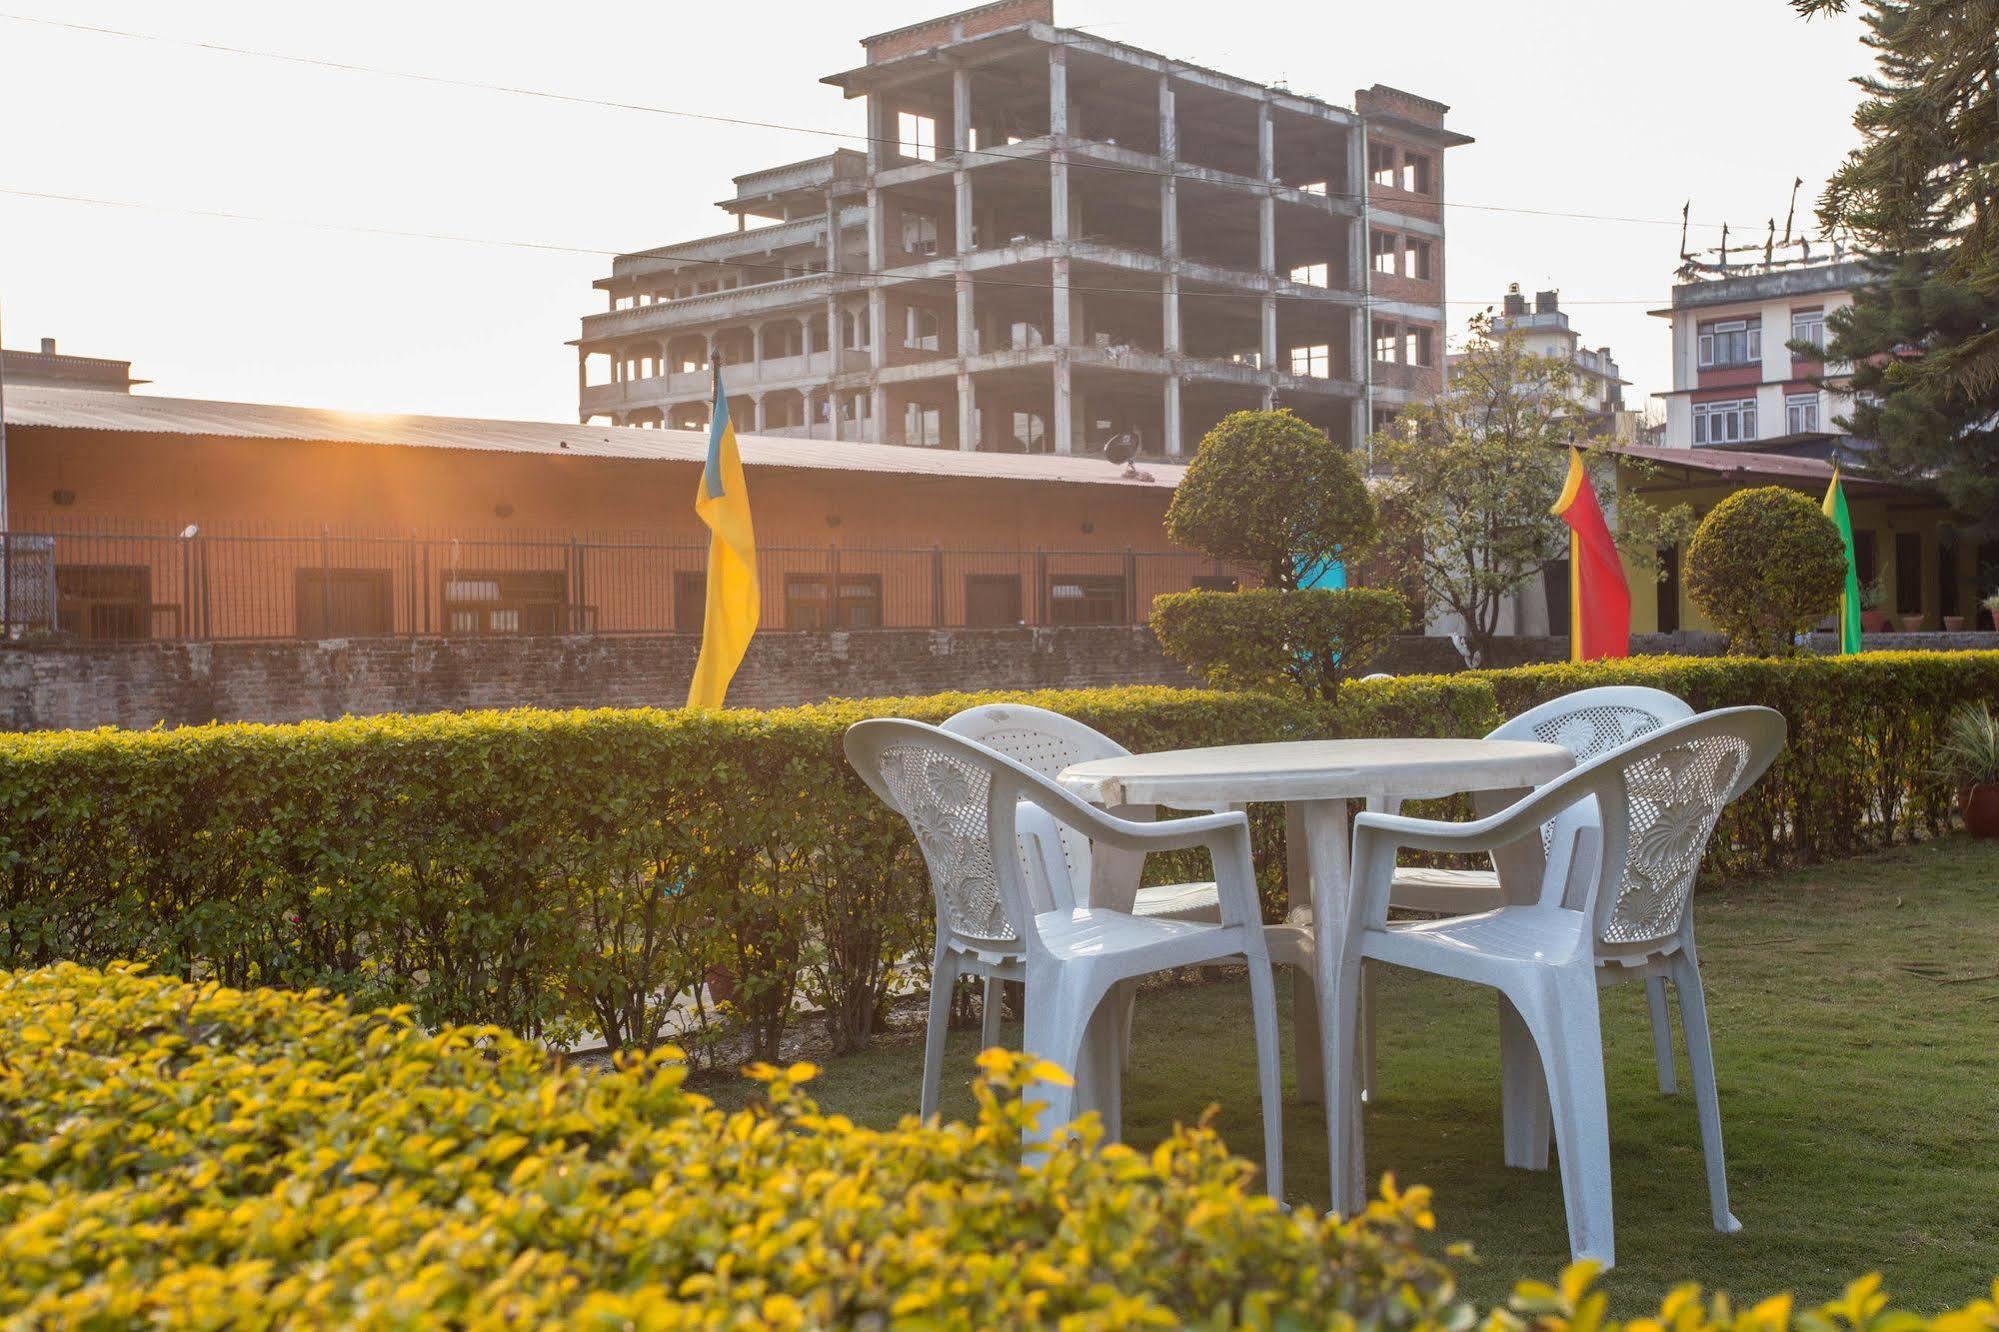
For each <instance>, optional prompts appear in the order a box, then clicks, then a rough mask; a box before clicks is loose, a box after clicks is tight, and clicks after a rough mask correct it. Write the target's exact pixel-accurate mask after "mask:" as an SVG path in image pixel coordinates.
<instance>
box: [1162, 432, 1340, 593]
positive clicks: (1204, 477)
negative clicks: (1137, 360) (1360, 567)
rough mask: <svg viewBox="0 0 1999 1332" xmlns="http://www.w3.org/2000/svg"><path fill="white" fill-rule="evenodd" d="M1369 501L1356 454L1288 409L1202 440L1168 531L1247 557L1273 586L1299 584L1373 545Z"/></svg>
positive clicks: (1217, 553)
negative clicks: (1353, 454)
mask: <svg viewBox="0 0 1999 1332" xmlns="http://www.w3.org/2000/svg"><path fill="white" fill-rule="evenodd" d="M1376 531H1377V523H1376V517H1375V511H1374V499H1373V497H1372V496H1371V495H1369V494H1368V493H1367V483H1366V481H1365V480H1363V479H1362V477H1361V474H1360V469H1359V468H1358V467H1356V466H1355V465H1354V461H1353V456H1352V455H1351V454H1350V453H1348V451H1347V450H1345V449H1343V448H1341V447H1340V446H1339V445H1337V444H1335V443H1333V442H1332V441H1331V440H1330V439H1328V438H1327V437H1326V433H1325V432H1324V431H1323V430H1320V429H1319V428H1318V427H1317V426H1315V425H1313V424H1311V423H1310V422H1309V421H1306V420H1304V419H1302V418H1301V417H1298V416H1296V415H1294V414H1293V413H1291V412H1289V411H1275V412H1236V413H1235V414H1233V415H1231V416H1226V417H1223V418H1222V420H1221V422H1220V424H1218V425H1216V426H1215V428H1214V429H1213V430H1210V431H1209V432H1208V433H1207V435H1206V436H1205V437H1204V438H1203V439H1202V440H1201V447H1200V449H1199V450H1198V451H1196V452H1195V454H1194V461H1193V462H1191V463H1189V464H1188V465H1187V474H1186V475H1185V476H1183V477H1182V478H1181V479H1180V484H1179V485H1178V486H1176V487H1174V490H1173V500H1172V503H1171V504H1169V505H1168V506H1167V508H1166V535H1167V536H1169V537H1171V538H1172V539H1173V540H1175V541H1177V542H1179V543H1180V544H1181V545H1183V546H1192V547H1193V548H1194V549H1196V550H1201V551H1206V552H1207V553H1208V554H1210V555H1212V556H1214V557H1215V558H1216V559H1218V560H1247V561H1249V562H1250V563H1252V564H1255V565H1256V566H1257V567H1258V568H1259V569H1260V570H1262V572H1263V579H1264V582H1265V584H1266V585H1267V586H1270V587H1297V586H1298V585H1299V583H1300V581H1301V580H1303V579H1305V578H1308V577H1311V576H1312V575H1314V574H1315V573H1316V572H1318V571H1321V570H1323V569H1325V568H1326V567H1327V566H1328V565H1330V564H1331V562H1332V561H1334V560H1336V559H1337V560H1344V561H1346V563H1347V564H1348V565H1349V567H1351V566H1352V565H1353V564H1354V563H1355V562H1356V561H1358V560H1359V559H1360V557H1361V556H1362V555H1364V554H1365V553H1366V552H1367V551H1368V549H1369V548H1371V547H1372V546H1373V545H1374V542H1375V536H1376Z"/></svg>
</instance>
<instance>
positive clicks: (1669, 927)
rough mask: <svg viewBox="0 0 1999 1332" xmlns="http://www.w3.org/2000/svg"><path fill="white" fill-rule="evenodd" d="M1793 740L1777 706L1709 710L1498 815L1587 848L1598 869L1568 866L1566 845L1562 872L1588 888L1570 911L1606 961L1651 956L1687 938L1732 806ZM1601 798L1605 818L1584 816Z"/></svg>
mask: <svg viewBox="0 0 1999 1332" xmlns="http://www.w3.org/2000/svg"><path fill="white" fill-rule="evenodd" d="M1785 733H1786V727H1785V723H1784V718H1783V716H1782V714H1780V713H1778V712H1775V711H1773V710H1771V709H1769V708H1723V709H1720V710H1718V711H1715V712H1704V713H1701V714H1700V715H1698V716H1694V717H1688V718H1685V719H1683V720H1681V721H1676V722H1671V723H1668V724H1667V725H1665V726H1661V727H1659V728H1657V729H1655V730H1652V731H1649V732H1647V733H1645V734H1643V735H1640V736H1639V737H1638V738H1637V739H1635V740H1632V741H1630V742H1628V743H1626V744H1624V745H1622V746H1620V747H1618V748H1616V749H1612V750H1610V751H1608V752H1607V753H1603V754H1599V755H1598V756H1597V757H1596V758H1594V759H1591V760H1589V761H1588V762H1586V763H1583V764H1581V765H1579V766H1578V767H1576V768H1573V769H1571V770H1570V771H1569V772H1567V773H1565V774H1563V775H1562V776H1560V777H1557V778H1556V779H1555V780H1554V781H1552V782H1549V783H1548V784H1547V785H1545V786H1543V787H1541V788H1540V789H1539V790H1537V791H1535V792H1534V793H1533V794H1532V795H1530V796H1528V797H1526V798H1525V799H1524V800H1522V801H1520V802H1519V803H1518V804H1516V805H1515V806H1514V807H1513V809H1512V810H1510V811H1507V813H1506V814H1504V815H1498V816H1495V817H1496V818H1499V819H1506V818H1521V817H1535V818H1538V819H1539V820H1540V821H1541V822H1543V823H1544V824H1545V823H1549V822H1553V823H1555V824H1556V825H1557V826H1558V827H1559V828H1560V830H1561V831H1560V834H1559V835H1558V836H1559V838H1560V839H1566V838H1569V837H1571V836H1573V837H1576V838H1578V839H1581V840H1583V841H1586V842H1587V843H1588V845H1589V846H1590V847H1591V848H1592V850H1593V851H1594V852H1595V853H1596V854H1593V855H1592V856H1591V859H1592V860H1593V861H1594V863H1593V864H1584V865H1563V864H1561V862H1562V861H1563V860H1565V859H1566V857H1567V848H1566V847H1564V848H1559V849H1558V853H1557V856H1556V861H1557V865H1556V867H1555V868H1554V869H1553V870H1551V874H1560V875H1561V876H1562V877H1563V878H1565V879H1567V880H1568V881H1570V882H1572V883H1579V884H1582V885H1585V890H1584V892H1583V894H1582V900H1580V901H1572V902H1571V904H1572V905H1575V906H1578V907H1580V908H1581V909H1582V910H1584V911H1585V912H1587V913H1589V915H1590V918H1591V924H1592V932H1593V934H1594V936H1595V939H1596V945H1597V951H1598V953H1599V954H1603V953H1620V952H1644V951H1647V950H1649V949H1650V948H1652V947H1656V946H1657V945H1658V944H1660V943H1662V942H1663V941H1665V940H1667V939H1670V938H1672V937H1674V936H1675V935H1677V934H1678V933H1679V931H1680V925H1681V922H1682V921H1683V920H1684V919H1685V917H1686V910H1687V902H1688V899H1689V898H1690V897H1691V896H1692V893H1693V887H1694V877H1695V875H1696V874H1697V873H1698V872H1699V870H1700V863H1701V856H1702V854H1703V853H1704V852H1705V851H1706V849H1707V843H1708V838H1709V837H1710V836H1711V835H1712V834H1713V832H1714V828H1715V824H1716V822H1717V821H1718V820H1719V819H1720V817H1721V811H1722V810H1723V808H1725V807H1726V806H1727V805H1728V803H1729V802H1730V801H1732V800H1734V799H1735V798H1736V797H1737V796H1739V795H1741V794H1742V793H1743V792H1744V791H1746V790H1748V789H1749V787H1750V786H1751V785H1753V784H1754V783H1755V781H1756V780H1757V778H1759V777H1761V776H1762V775H1763V773H1764V771H1765V770H1766V769H1767V768H1768V767H1769V766H1770V764H1771V762H1772V761H1773V760H1774V759H1775V758H1776V757H1777V754H1778V752H1779V751H1780V750H1782V749H1783V747H1784V738H1785ZM1591 798H1593V799H1594V803H1595V806H1596V810H1595V819H1594V820H1591V819H1588V818H1580V817H1578V815H1579V814H1580V813H1581V806H1582V805H1583V804H1584V803H1585V802H1586V801H1588V800H1590V799H1591ZM1550 816H1557V817H1554V818H1551V817H1550Z"/></svg>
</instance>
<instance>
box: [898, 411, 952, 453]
mask: <svg viewBox="0 0 1999 1332" xmlns="http://www.w3.org/2000/svg"><path fill="white" fill-rule="evenodd" d="M902 431H903V441H904V442H905V443H908V444H919V445H922V446H924V447H926V448H935V447H937V446H938V445H939V444H942V443H943V442H944V413H943V411H942V410H941V409H939V408H936V407H926V406H924V405H923V404H922V403H920V402H912V403H910V404H909V406H908V408H907V409H906V410H905V411H904V413H903V423H902Z"/></svg>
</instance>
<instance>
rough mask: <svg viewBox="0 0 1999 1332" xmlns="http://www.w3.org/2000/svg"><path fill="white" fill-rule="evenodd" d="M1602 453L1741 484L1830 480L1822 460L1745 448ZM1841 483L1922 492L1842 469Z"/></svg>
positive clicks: (1631, 448) (1623, 448) (1608, 449)
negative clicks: (1759, 481)
mask: <svg viewBox="0 0 1999 1332" xmlns="http://www.w3.org/2000/svg"><path fill="white" fill-rule="evenodd" d="M1597 447H1598V448H1600V449H1601V450H1602V451H1603V452H1605V453H1615V454H1619V455H1621V456H1623V457H1626V458H1636V459H1638V460H1640V461H1642V462H1648V463H1651V464H1653V465H1654V466H1660V467H1683V468H1685V469H1686V470H1688V471H1690V472H1713V473H1715V474H1717V475H1719V476H1722V477H1729V478H1734V479H1737V480H1743V481H1755V480H1763V481H1774V482H1789V483H1792V484H1795V485H1798V486H1801V487H1805V488H1808V489H1809V488H1812V487H1823V486H1825V485H1827V484H1829V483H1830V482H1831V481H1832V464H1831V463H1829V462H1827V461H1826V460H1825V459H1823V458H1802V457H1797V456H1794V455H1792V454H1788V453H1754V452H1750V451H1748V450H1746V449H1736V448H1727V449H1717V448H1700V447H1695V448H1688V449H1666V448H1653V447H1650V446H1648V445H1641V444H1619V445H1598V446H1597ZM1840 480H1841V484H1842V485H1843V486H1844V487H1845V488H1847V489H1848V490H1851V491H1853V492H1855V493H1883V494H1890V493H1892V494H1909V495H1920V494H1923V492H1922V491H1919V490H1915V489H1913V488H1911V487H1908V486H1902V485H1897V484H1896V483H1894V482H1892V481H1876V480H1872V479H1870V478H1869V477H1867V476H1866V475H1865V474H1864V473H1860V472H1856V471H1852V470H1844V471H1842V472H1841V473H1840Z"/></svg>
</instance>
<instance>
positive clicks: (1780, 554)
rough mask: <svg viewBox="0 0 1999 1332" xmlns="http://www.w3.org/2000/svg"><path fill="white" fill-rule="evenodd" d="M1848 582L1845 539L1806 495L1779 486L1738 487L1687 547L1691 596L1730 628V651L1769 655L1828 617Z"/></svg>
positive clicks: (1787, 646)
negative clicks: (1841, 538)
mask: <svg viewBox="0 0 1999 1332" xmlns="http://www.w3.org/2000/svg"><path fill="white" fill-rule="evenodd" d="M1845 586H1846V543H1845V542H1843V541H1841V540H1840V536H1839V529H1838V528H1836V527H1834V526H1833V522H1832V519H1830V518H1828V517H1826V516H1825V513H1824V511H1823V510H1822V509H1821V508H1820V507H1819V506H1818V505H1817V504H1814V503H1813V502H1812V501H1811V500H1810V499H1809V498H1807V497H1806V496H1804V495H1801V494H1799V493H1798V492H1797V491H1795V490H1786V489H1784V488H1783V487H1782V486H1757V487H1755V488H1754V489H1750V490H1738V491H1736V492H1735V493H1734V494H1733V495H1730V496H1729V497H1728V498H1727V499H1725V500H1723V501H1722V502H1721V503H1719V504H1717V505H1715V506H1714V508H1713V509H1712V510H1711V511H1710V512H1709V513H1708V516H1707V517H1706V518H1704V519H1702V520H1701V525H1700V530H1699V531H1697V532H1695V533H1694V539H1693V541H1692V543H1691V544H1689V545H1688V547H1687V595H1688V596H1690V597H1692V598H1693V599H1694V604H1695V605H1697V606H1699V607H1700V608H1701V609H1702V610H1703V611H1705V612H1706V613H1707V617H1708V618H1709V619H1710V620H1713V621H1714V622H1715V624H1716V625H1717V626H1719V627H1720V628H1721V629H1722V630H1724V631H1725V632H1726V633H1727V634H1728V650H1729V651H1730V652H1737V653H1744V654H1747V655H1750V656H1758V657H1769V656H1777V655H1781V654H1784V653H1788V652H1790V651H1792V650H1793V645H1792V638H1793V637H1794V636H1795V635H1797V634H1799V633H1802V632H1803V631H1804V630H1806V629H1807V628H1809V627H1811V626H1812V625H1813V624H1816V623H1817V622H1818V621H1819V620H1821V619H1823V618H1824V617H1825V616H1826V615H1827V614H1828V613H1829V612H1830V611H1831V610H1832V608H1833V607H1834V606H1835V605H1836V604H1837V603H1838V601H1839V594H1840V592H1841V591H1842V590H1843V589H1844V588H1845Z"/></svg>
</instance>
